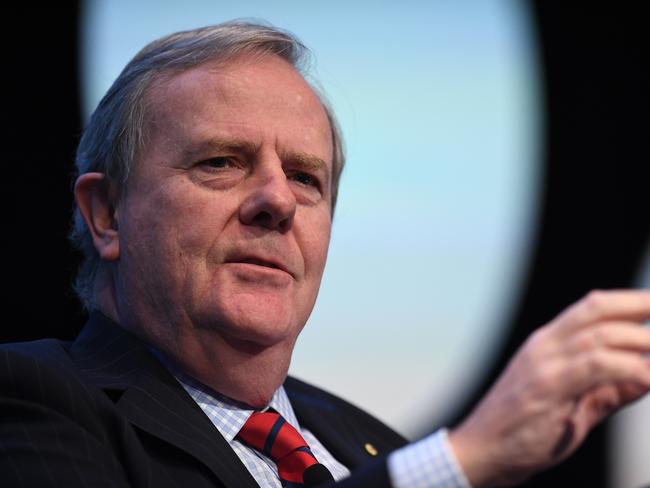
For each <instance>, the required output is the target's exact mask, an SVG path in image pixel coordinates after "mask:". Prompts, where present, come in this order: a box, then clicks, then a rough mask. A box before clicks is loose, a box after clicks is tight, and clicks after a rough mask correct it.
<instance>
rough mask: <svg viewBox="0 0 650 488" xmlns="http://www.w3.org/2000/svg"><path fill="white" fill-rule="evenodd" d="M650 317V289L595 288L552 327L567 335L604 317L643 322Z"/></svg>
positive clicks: (555, 321) (606, 318)
mask: <svg viewBox="0 0 650 488" xmlns="http://www.w3.org/2000/svg"><path fill="white" fill-rule="evenodd" d="M649 319H650V290H611V291H600V290H598V291H592V292H590V293H589V294H588V295H587V296H586V297H585V298H583V299H582V300H580V301H579V302H577V303H575V304H573V305H572V306H570V307H569V308H568V309H566V310H565V311H564V312H562V313H561V314H560V315H559V316H558V317H557V318H556V319H555V320H554V321H553V323H552V328H553V329H555V331H556V332H557V333H558V334H560V335H563V336H566V335H568V334H573V333H575V332H576V331H578V330H580V329H583V328H585V327H588V326H589V325H591V324H593V323H594V322H599V321H604V320H627V321H633V322H638V323H642V322H644V321H647V320H649Z"/></svg>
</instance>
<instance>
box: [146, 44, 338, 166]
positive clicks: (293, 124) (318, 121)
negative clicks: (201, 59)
mask: <svg viewBox="0 0 650 488" xmlns="http://www.w3.org/2000/svg"><path fill="white" fill-rule="evenodd" d="M146 102H147V110H146V113H147V119H148V120H147V122H148V123H147V125H148V129H149V132H152V133H153V134H152V135H153V136H154V137H155V136H156V135H158V136H164V137H165V138H167V139H169V138H172V139H174V141H175V142H174V143H175V144H195V143H200V142H202V140H204V139H211V138H214V137H222V138H233V137H234V138H244V139H246V140H248V141H251V142H253V143H254V144H262V143H263V142H264V141H268V140H269V139H273V140H275V143H276V145H277V146H279V147H278V148H279V149H281V150H283V151H286V150H289V151H293V150H295V151H299V152H305V153H311V152H316V153H318V154H315V156H317V157H319V158H322V159H323V160H325V161H328V162H329V164H330V167H331V161H332V156H333V154H332V151H333V149H332V130H331V127H330V124H329V119H328V117H327V114H326V112H325V109H324V107H323V104H322V103H321V100H320V99H319V97H318V96H317V95H316V93H315V92H314V90H313V89H312V88H311V87H310V86H309V84H308V83H307V82H306V81H305V80H304V78H303V77H302V76H301V75H300V73H298V72H297V71H296V70H295V69H294V68H293V67H292V66H291V65H290V64H289V63H288V62H287V61H285V60H284V59H282V58H280V57H278V56H275V55H263V56H251V55H248V56H241V57H238V58H235V59H233V60H230V61H228V62H225V63H206V64H204V65H200V66H198V67H195V68H192V69H190V70H188V71H186V72H183V73H180V74H176V75H173V76H166V77H163V78H161V79H160V80H158V81H157V82H156V83H155V84H154V86H153V87H152V88H151V89H150V91H149V93H148V95H147V97H146Z"/></svg>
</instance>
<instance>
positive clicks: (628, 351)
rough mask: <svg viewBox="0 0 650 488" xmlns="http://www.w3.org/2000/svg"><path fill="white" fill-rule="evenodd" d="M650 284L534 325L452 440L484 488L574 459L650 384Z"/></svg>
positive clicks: (592, 298) (596, 298)
mask: <svg viewBox="0 0 650 488" xmlns="http://www.w3.org/2000/svg"><path fill="white" fill-rule="evenodd" d="M649 318H650V291H648V290H645V291H640V290H631V291H594V292H591V293H590V294H589V295H587V296H586V297H585V298H584V299H582V300H581V301H579V302H577V303H576V304H574V305H572V306H571V307H569V308H568V309H567V310H565V311H564V312H563V313H562V314H560V315H559V316H558V317H557V318H555V319H554V320H553V321H552V322H550V323H549V324H547V325H545V326H544V327H541V328H539V329H538V330H537V331H536V332H535V333H533V334H532V335H531V336H530V337H529V338H528V340H527V341H526V343H525V344H524V345H523V346H522V348H521V349H520V350H519V351H518V353H517V354H516V355H515V356H514V358H513V359H512V360H511V362H510V363H509V365H508V367H507V368H506V370H505V371H504V373H503V374H502V375H501V377H500V378H499V379H498V381H497V382H496V383H495V385H494V386H493V387H492V389H491V390H490V391H489V392H488V394H487V395H486V396H485V397H484V398H483V400H481V402H480V403H479V405H478V406H477V407H476V409H475V410H474V411H473V412H472V414H471V415H470V416H469V417H468V418H467V419H466V420H464V421H463V422H462V423H461V424H460V426H458V427H457V428H455V429H453V430H452V431H451V432H450V436H449V439H450V442H451V445H452V447H453V450H454V452H455V453H456V455H457V457H458V459H459V461H460V463H461V465H462V466H463V469H464V470H465V472H466V474H467V477H468V478H469V480H470V482H471V483H472V486H474V487H475V488H478V487H484V486H508V485H513V484H515V483H518V482H521V481H522V480H524V479H526V478H528V477H529V476H531V475H532V474H534V473H536V472H538V471H541V470H543V469H545V468H548V467H550V466H552V465H554V464H557V463H558V462H560V461H562V460H563V459H565V458H566V457H568V456H569V455H570V454H571V453H572V452H574V451H575V450H576V449H577V448H578V446H580V444H581V443H582V442H583V440H584V439H585V437H586V436H587V434H588V433H589V431H590V430H591V429H592V428H593V427H594V426H595V425H596V424H597V423H598V422H600V421H601V420H603V419H604V418H605V417H607V416H608V415H610V414H612V413H613V412H614V411H616V410H618V409H619V408H621V407H623V406H625V405H626V404H629V403H631V402H633V401H635V400H637V399H638V398H640V397H641V396H643V395H644V394H646V393H648V392H649V391H650V357H648V353H650V329H648V328H645V327H642V324H643V322H644V321H646V320H648V319H649Z"/></svg>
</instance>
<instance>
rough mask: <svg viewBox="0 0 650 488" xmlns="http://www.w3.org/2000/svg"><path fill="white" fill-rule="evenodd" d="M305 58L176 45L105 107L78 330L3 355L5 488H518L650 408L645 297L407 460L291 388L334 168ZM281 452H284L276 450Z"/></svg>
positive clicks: (146, 60)
mask: <svg viewBox="0 0 650 488" xmlns="http://www.w3.org/2000/svg"><path fill="white" fill-rule="evenodd" d="M301 51H302V47H301V46H300V44H299V43H298V42H297V41H296V40H295V39H293V38H291V37H290V36H288V35H287V34H286V33H283V32H281V31H278V30H276V29H273V28H270V27H268V26H261V25H253V24H246V23H227V24H222V25H220V26H214V27H207V28H204V29H198V30H195V31H189V32H184V33H177V34H173V35H171V36H168V37H165V38H162V39H160V40H158V41H155V42H154V43H152V44H150V45H149V46H147V47H146V48H144V49H143V51H141V52H140V53H139V54H138V55H136V57H135V58H134V59H133V60H132V61H131V62H130V63H129V65H127V67H126V68H125V70H124V71H123V72H122V74H121V75H120V77H119V78H118V80H116V82H115V83H114V84H113V86H112V87H111V89H110V90H109V92H108V93H107V95H106V96H105V97H104V99H103V100H102V101H101V102H100V104H99V107H98V108H97V110H96V111H95V113H94V115H93V117H92V119H91V121H90V123H89V125H88V127H87V129H86V131H85V133H84V136H83V138H82V140H81V143H80V146H79V150H78V156H77V167H78V170H79V177H78V179H77V182H76V185H75V196H76V202H77V207H78V209H77V213H76V221H75V231H74V238H75V239H76V241H77V243H78V245H79V247H80V248H81V249H82V250H83V252H84V254H85V258H86V261H85V263H84V265H83V267H82V269H81V271H80V275H79V280H78V291H79V294H80V296H81V298H82V299H83V301H84V303H85V304H86V306H87V308H88V309H89V310H90V311H91V314H90V319H89V322H88V324H87V325H86V327H85V329H84V330H83V331H82V333H81V335H80V337H79V338H78V339H77V340H76V341H75V342H74V343H72V344H66V343H61V342H58V341H52V340H46V341H39V342H36V343H31V344H17V345H12V346H7V347H4V348H3V349H2V350H1V355H0V364H2V365H3V367H2V370H1V374H0V382H1V383H2V390H1V391H2V398H1V399H0V412H2V417H0V418H2V421H1V424H0V447H1V449H2V457H1V459H0V470H1V472H2V476H3V479H5V480H9V483H10V484H12V485H16V486H48V485H51V486H137V487H139V486H181V485H188V486H228V487H252V486H257V485H260V486H281V485H282V486H302V481H303V476H304V478H305V483H306V485H309V484H310V483H311V484H312V485H313V484H314V483H316V482H318V481H323V480H326V479H328V477H329V476H331V478H333V479H335V480H337V482H338V483H337V486H339V485H340V486H342V487H345V486H349V487H353V486H356V487H366V486H368V487H375V486H377V487H381V486H394V487H402V486H409V487H416V486H432V487H443V486H445V487H446V486H468V485H471V486H475V487H480V486H496V485H512V484H514V483H516V482H518V481H520V480H522V479H525V478H526V477H528V476H530V475H531V474H533V473H535V472H537V471H539V470H542V469H544V468H546V467H548V466H551V465H553V464H555V463H557V462H559V461H561V460H562V459H564V458H566V457H567V456H568V455H569V454H571V453H572V452H573V451H574V450H575V449H576V448H577V447H578V446H579V445H580V443H581V442H582V441H583V439H584V438H585V436H586V435H587V433H588V432H589V430H590V429H591V428H592V427H593V426H594V425H595V424H596V423H597V422H599V421H600V420H601V419H602V418H604V417H605V416H607V415H608V414H610V413H611V412H612V411H614V410H615V409H617V408H619V407H621V406H623V405H625V404H627V403H629V402H631V401H633V400H635V399H636V398H639V397H640V396H642V395H644V394H645V393H647V392H648V391H649V390H650V363H649V362H648V359H647V358H645V357H644V354H647V353H648V352H650V332H649V331H647V330H644V329H643V328H641V327H639V325H640V323H641V322H643V321H644V320H646V319H647V318H648V317H650V293H648V292H642V291H627V292H623V291H619V292H597V293H592V294H590V295H589V297H587V298H586V299H585V300H583V301H581V302H580V303H578V304H576V305H574V306H573V307H572V308H570V309H569V310H567V311H565V312H564V313H563V314H561V315H560V316H559V317H558V318H557V319H555V320H554V321H553V322H551V323H550V324H548V325H547V326H545V327H542V328H540V329H539V331H538V332H537V333H536V334H534V336H533V337H531V338H530V340H529V341H527V343H526V344H525V345H524V347H523V348H522V350H521V351H520V352H519V353H518V354H517V355H516V356H515V358H514V359H513V360H512V362H511V364H510V365H509V367H508V368H507V370H506V371H505V373H504V374H503V376H502V377H501V378H500V380H499V381H498V382H497V384H496V385H495V386H494V388H493V389H492V390H491V391H490V393H489V394H488V395H487V396H486V398H485V399H484V400H483V401H482V402H481V404H480V405H479V406H478V407H477V408H476V410H475V411H474V412H473V413H472V415H470V417H468V418H467V419H466V420H465V421H464V422H463V423H461V425H459V426H457V427H456V428H454V429H452V430H451V431H449V432H448V433H447V431H445V430H442V431H440V432H437V433H436V434H434V435H432V436H430V437H428V438H426V439H424V440H422V441H420V442H418V443H416V444H412V445H409V446H406V447H404V446H405V441H404V439H402V438H401V437H400V436H399V435H398V434H396V433H394V432H393V431H391V430H390V429H389V428H387V427H385V426H383V425H381V424H380V423H379V422H378V421H376V420H375V419H373V418H371V417H369V416H368V415H367V414H365V413H363V412H361V411H359V410H357V409H356V408H354V407H352V406H351V405H349V404H347V403H345V402H344V401H342V400H340V399H338V398H336V397H333V396H332V395H329V394H327V393H325V392H322V391H320V390H318V389H316V388H314V387H311V386H309V385H306V384H304V383H301V382H298V381H297V380H295V379H292V378H287V371H288V367H289V362H290V359H291V354H292V351H293V347H294V344H295V341H296V338H297V336H298V334H299V333H300V331H301V329H302V327H303V326H304V324H305V322H306V320H307V318H308V316H309V313H310V312H311V310H312V307H313V305H314V302H315V299H316V295H317V292H318V288H319V284H320V279H321V276H322V272H323V269H324V266H325V260H326V255H327V248H328V243H329V235H330V228H331V221H332V215H333V212H334V206H335V203H336V195H337V188H338V181H339V177H340V174H341V170H342V167H343V155H342V151H341V143H340V137H339V134H338V132H337V128H336V124H335V122H334V118H333V116H332V114H331V112H330V111H329V110H328V108H327V107H326V105H325V104H324V103H323V100H322V99H321V98H320V97H319V96H318V95H317V94H316V93H315V91H314V90H313V88H312V87H310V86H309V84H308V83H307V82H306V81H305V79H304V78H303V76H302V75H301V74H300V72H299V71H298V67H299V66H300V64H299V63H300V59H301ZM387 401H391V399H387ZM269 418H272V419H273V420H272V422H271V423H270V424H269V425H268V427H269V428H268V429H266V430H265V428H262V427H259V424H264V423H266V422H267V419H269ZM260 419H261V420H260ZM258 420H259V422H258ZM289 426H292V427H289ZM250 432H256V434H251V433H250ZM260 432H261V433H262V434H261V437H259V436H258V437H256V435H257V434H259V433H260ZM287 432H289V434H287V435H285V434H286V433H287ZM288 437H291V438H292V439H294V440H296V439H297V441H296V442H297V444H296V446H298V447H293V444H292V447H290V448H288V447H287V448H286V449H285V447H286V446H285V447H282V448H280V447H277V446H278V443H282V442H284V440H280V439H285V438H288ZM259 439H261V441H259ZM303 439H304V441H303ZM288 442H289V441H287V443H288ZM287 445H288V444H287ZM283 446H284V444H283ZM279 450H282V451H283V452H282V455H280V454H279V453H278V451H279ZM297 457H300V458H301V459H303V458H305V459H306V461H304V463H303V461H301V462H300V463H298V462H297V461H296V463H294V461H293V460H295V459H297ZM288 458H291V459H292V461H291V463H294V464H300V466H299V468H295V466H293V465H292V467H290V468H288V467H287V459H288ZM303 460H304V459H303ZM316 460H317V461H318V462H317V463H316ZM291 463H290V464H291ZM301 463H302V464H301ZM315 463H316V464H315ZM321 464H322V465H324V466H325V467H326V469H325V468H323V469H320V468H318V469H316V470H314V469H313V468H314V466H316V467H320V465H321ZM294 468H295V469H294ZM303 471H304V473H303ZM312 473H318V474H316V475H312ZM312 477H315V478H316V481H313V482H312ZM331 478H329V479H331ZM281 480H282V481H281Z"/></svg>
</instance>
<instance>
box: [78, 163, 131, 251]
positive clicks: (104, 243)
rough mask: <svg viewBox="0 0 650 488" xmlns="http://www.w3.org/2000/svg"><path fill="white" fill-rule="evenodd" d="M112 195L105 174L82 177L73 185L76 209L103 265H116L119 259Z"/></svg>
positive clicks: (89, 174)
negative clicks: (111, 262) (110, 263)
mask: <svg viewBox="0 0 650 488" xmlns="http://www.w3.org/2000/svg"><path fill="white" fill-rule="evenodd" d="M114 193H115V192H114V191H111V188H110V185H109V183H108V179H107V178H106V175H104V173H85V174H83V175H81V176H79V178H77V181H76V182H75V185H74V196H75V200H76V202H77V207H78V208H79V211H80V212H81V215H82V216H83V218H84V220H85V222H86V226H87V227H88V230H89V232H90V234H91V235H92V238H93V243H94V244H95V249H97V252H98V253H99V256H100V257H101V258H102V259H103V260H104V261H116V260H117V259H118V258H119V257H120V240H119V236H118V226H117V209H116V202H115V201H114V200H115V195H114Z"/></svg>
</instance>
